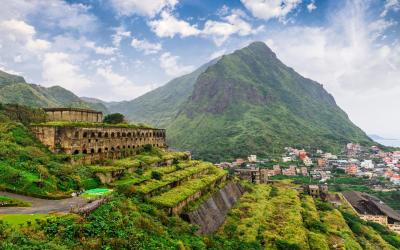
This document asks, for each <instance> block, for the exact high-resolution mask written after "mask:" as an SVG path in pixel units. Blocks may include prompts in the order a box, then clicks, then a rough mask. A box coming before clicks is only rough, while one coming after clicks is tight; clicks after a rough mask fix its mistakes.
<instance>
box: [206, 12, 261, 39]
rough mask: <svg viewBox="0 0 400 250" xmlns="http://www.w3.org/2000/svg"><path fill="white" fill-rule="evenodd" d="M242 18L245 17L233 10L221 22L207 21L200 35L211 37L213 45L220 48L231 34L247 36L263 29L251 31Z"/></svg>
mask: <svg viewBox="0 0 400 250" xmlns="http://www.w3.org/2000/svg"><path fill="white" fill-rule="evenodd" d="M243 17H245V16H244V13H242V12H241V11H238V10H233V11H232V13H231V14H230V15H228V16H225V17H222V20H223V22H221V21H212V20H208V21H207V22H206V23H205V25H204V29H203V31H202V34H203V35H206V36H211V37H212V38H213V40H214V42H215V44H216V45H218V46H221V45H222V44H223V43H224V42H225V41H226V40H227V39H228V38H229V37H230V36H231V35H233V34H238V35H239V36H248V35H252V34H256V33H258V32H259V31H261V30H263V29H264V26H259V27H258V28H256V29H253V27H252V26H251V25H250V24H249V23H248V22H246V21H245V20H244V19H243Z"/></svg>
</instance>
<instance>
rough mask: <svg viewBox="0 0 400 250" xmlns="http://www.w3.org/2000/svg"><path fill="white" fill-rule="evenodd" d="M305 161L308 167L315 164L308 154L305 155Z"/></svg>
mask: <svg viewBox="0 0 400 250" xmlns="http://www.w3.org/2000/svg"><path fill="white" fill-rule="evenodd" d="M303 163H304V165H306V166H307V167H309V166H311V165H312V164H313V162H312V161H311V159H310V158H309V157H308V156H306V157H304V159H303Z"/></svg>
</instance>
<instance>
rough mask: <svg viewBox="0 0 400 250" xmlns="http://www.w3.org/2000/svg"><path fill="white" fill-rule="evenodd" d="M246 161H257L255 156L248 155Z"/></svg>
mask: <svg viewBox="0 0 400 250" xmlns="http://www.w3.org/2000/svg"><path fill="white" fill-rule="evenodd" d="M247 160H248V161H249V162H256V161H257V155H249V156H248V157H247Z"/></svg>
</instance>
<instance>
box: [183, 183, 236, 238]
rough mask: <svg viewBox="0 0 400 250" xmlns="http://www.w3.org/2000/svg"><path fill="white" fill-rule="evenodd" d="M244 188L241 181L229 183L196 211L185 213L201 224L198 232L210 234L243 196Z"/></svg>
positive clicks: (194, 221) (189, 218) (194, 222)
mask: <svg viewBox="0 0 400 250" xmlns="http://www.w3.org/2000/svg"><path fill="white" fill-rule="evenodd" d="M243 193H244V189H243V188H242V187H241V186H240V184H239V183H233V182H231V183H228V184H227V185H226V186H225V187H224V188H222V189H220V190H219V191H218V192H216V193H215V194H214V195H213V196H212V197H211V198H209V199H208V200H207V201H206V202H204V203H203V204H202V205H200V206H199V207H198V208H197V209H196V210H195V211H192V212H190V213H187V214H185V216H184V217H186V218H187V219H188V220H189V222H190V223H193V224H197V225H199V226H200V228H199V230H198V231H197V233H198V234H209V233H212V232H214V231H215V230H217V229H218V227H219V226H221V225H222V223H224V221H225V216H226V214H227V213H228V212H229V210H230V209H231V208H232V206H233V205H234V204H235V203H236V201H237V200H238V199H239V198H240V197H241V196H242V194H243Z"/></svg>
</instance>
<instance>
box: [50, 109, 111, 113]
mask: <svg viewBox="0 0 400 250" xmlns="http://www.w3.org/2000/svg"><path fill="white" fill-rule="evenodd" d="M43 110H44V111H46V112H54V111H78V112H87V113H96V114H103V112H101V111H96V110H93V109H82V108H43Z"/></svg>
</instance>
